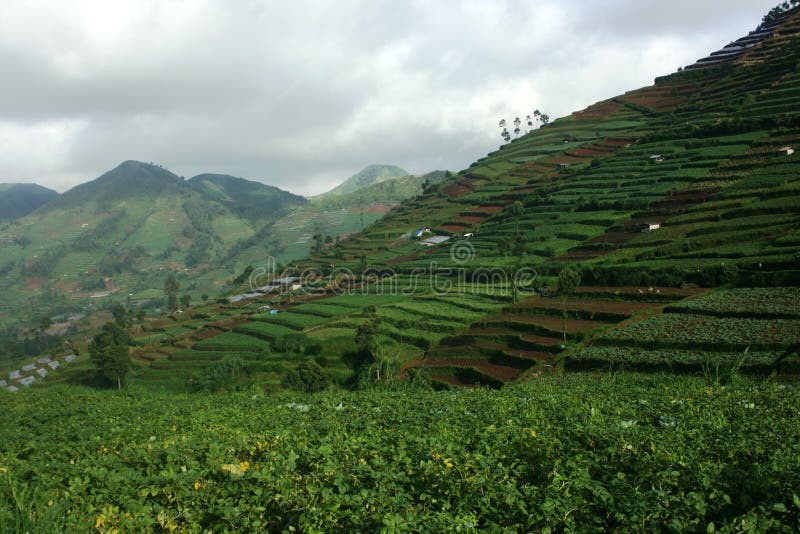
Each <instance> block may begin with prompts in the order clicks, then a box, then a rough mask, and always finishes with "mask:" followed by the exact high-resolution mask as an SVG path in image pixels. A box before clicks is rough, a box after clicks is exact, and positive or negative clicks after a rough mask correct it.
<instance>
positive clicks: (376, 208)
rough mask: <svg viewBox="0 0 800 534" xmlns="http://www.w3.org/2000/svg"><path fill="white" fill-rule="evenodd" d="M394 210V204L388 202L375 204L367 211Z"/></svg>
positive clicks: (381, 211) (384, 211) (387, 211)
mask: <svg viewBox="0 0 800 534" xmlns="http://www.w3.org/2000/svg"><path fill="white" fill-rule="evenodd" d="M390 211H392V206H389V205H388V204H373V205H372V206H370V207H369V208H367V209H366V211H365V213H389V212H390Z"/></svg>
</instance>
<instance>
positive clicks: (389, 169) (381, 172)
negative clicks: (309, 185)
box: [318, 165, 408, 197]
mask: <svg viewBox="0 0 800 534" xmlns="http://www.w3.org/2000/svg"><path fill="white" fill-rule="evenodd" d="M402 176H408V172H406V171H405V170H403V169H401V168H400V167H397V166H395V165H368V166H367V167H365V168H364V169H362V170H361V171H359V172H357V173H356V174H354V175H353V176H351V177H350V178H348V179H347V180H345V181H344V182H342V183H341V184H339V185H337V186H336V187H334V188H333V189H331V190H330V191H327V192H325V193H322V194H321V195H318V196H319V197H327V196H338V195H346V194H347V193H352V192H353V191H357V190H358V189H361V188H363V187H367V186H369V185H373V184H379V183H381V182H385V181H386V180H391V179H393V178H400V177H402Z"/></svg>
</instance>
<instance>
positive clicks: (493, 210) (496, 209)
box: [477, 206, 503, 213]
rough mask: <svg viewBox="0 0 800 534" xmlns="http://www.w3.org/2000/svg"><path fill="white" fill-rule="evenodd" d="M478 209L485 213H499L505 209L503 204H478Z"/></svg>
mask: <svg viewBox="0 0 800 534" xmlns="http://www.w3.org/2000/svg"><path fill="white" fill-rule="evenodd" d="M477 211H483V212H485V213H497V212H500V211H503V206H478V208H477Z"/></svg>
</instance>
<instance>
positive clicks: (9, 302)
mask: <svg viewBox="0 0 800 534" xmlns="http://www.w3.org/2000/svg"><path fill="white" fill-rule="evenodd" d="M305 202H306V201H305V199H304V198H302V197H299V196H297V195H293V194H291V193H287V192H285V191H281V190H279V189H277V188H274V187H270V186H267V185H264V184H260V183H257V182H250V181H247V180H244V179H241V178H234V177H230V176H221V175H201V176H198V177H196V178H193V179H192V180H189V181H184V180H183V179H182V178H180V177H178V176H176V175H175V174H173V173H171V172H170V171H168V170H166V169H163V168H161V167H159V166H156V165H152V164H146V163H141V162H136V161H126V162H124V163H122V164H121V165H119V166H118V167H117V168H115V169H113V170H111V171H109V172H107V173H105V174H104V175H102V176H100V177H99V178H97V179H95V180H93V181H91V182H87V183H84V184H81V185H79V186H77V187H75V188H73V189H71V190H70V191H67V192H66V193H64V194H63V195H61V196H59V197H58V198H56V199H54V200H53V201H51V202H50V203H48V204H47V205H46V206H43V207H42V208H40V209H39V210H37V211H36V212H34V213H31V214H29V215H27V216H26V217H23V218H21V219H18V220H16V221H14V222H13V223H11V224H9V225H6V226H5V227H3V235H2V236H1V237H2V243H3V259H2V264H1V265H0V269H2V271H3V273H4V277H3V280H2V282H1V283H2V285H3V288H4V290H5V291H6V299H4V303H3V304H2V306H0V313H1V314H4V315H6V317H10V316H12V315H14V316H15V318H17V319H20V318H24V317H25V313H24V312H23V313H20V311H21V310H22V308H23V306H22V303H23V302H27V303H30V302H35V303H38V304H39V306H40V307H39V308H38V310H37V313H39V314H43V313H46V311H45V310H50V311H54V310H55V311H58V310H68V309H76V310H77V309H80V308H81V307H83V306H85V305H87V304H89V303H97V302H100V303H102V298H104V296H105V295H110V296H111V298H122V297H118V296H119V295H125V296H126V297H128V296H129V297H130V298H131V299H133V300H134V301H137V300H139V301H146V300H147V299H150V298H152V297H154V296H160V295H161V293H162V287H163V280H164V277H165V276H166V272H170V271H172V272H177V273H180V278H181V285H182V286H183V289H184V291H189V292H191V293H193V294H195V295H198V294H199V293H201V292H207V293H210V294H215V293H217V292H218V291H219V290H220V288H221V287H222V286H223V285H224V283H225V281H226V280H227V279H229V278H231V277H232V276H233V275H234V274H235V273H236V272H237V271H238V270H241V269H243V268H244V266H246V265H247V264H250V263H253V262H254V261H255V260H256V259H257V258H258V257H259V256H261V257H263V255H264V254H265V252H264V249H263V246H264V241H265V240H266V238H267V237H268V235H269V232H270V228H271V225H272V224H273V223H274V222H275V221H276V220H277V219H278V218H280V217H281V216H282V215H284V214H286V213H288V212H290V211H291V210H293V209H294V208H296V207H298V206H302V205H303V204H305ZM256 245H257V246H256ZM254 247H255V248H254ZM92 295H94V296H95V297H94V298H90V297H92ZM98 299H100V300H98Z"/></svg>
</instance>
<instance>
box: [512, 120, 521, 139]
mask: <svg viewBox="0 0 800 534" xmlns="http://www.w3.org/2000/svg"><path fill="white" fill-rule="evenodd" d="M521 122H522V121H520V120H519V117H514V137H519V132H520V129H519V125H520V124H521Z"/></svg>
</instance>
